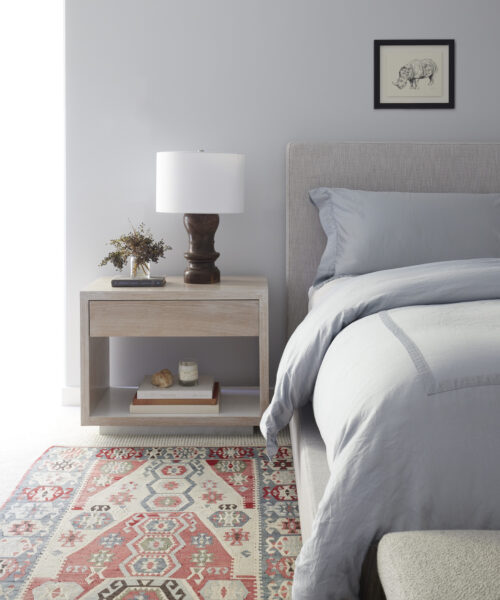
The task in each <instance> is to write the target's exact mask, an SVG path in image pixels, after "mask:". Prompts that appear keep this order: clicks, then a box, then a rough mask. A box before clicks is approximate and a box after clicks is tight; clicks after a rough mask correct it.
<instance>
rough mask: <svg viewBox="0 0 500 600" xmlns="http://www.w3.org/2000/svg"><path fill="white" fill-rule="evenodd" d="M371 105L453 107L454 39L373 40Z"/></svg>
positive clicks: (386, 106)
mask: <svg viewBox="0 0 500 600" xmlns="http://www.w3.org/2000/svg"><path fill="white" fill-rule="evenodd" d="M374 61H375V62H374V108H455V40H375V42H374Z"/></svg>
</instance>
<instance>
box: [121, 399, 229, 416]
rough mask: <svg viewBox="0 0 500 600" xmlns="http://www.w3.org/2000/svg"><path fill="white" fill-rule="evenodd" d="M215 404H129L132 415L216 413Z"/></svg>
mask: <svg viewBox="0 0 500 600" xmlns="http://www.w3.org/2000/svg"><path fill="white" fill-rule="evenodd" d="M219 412H220V411H219V403H218V402H217V404H160V405H158V404H154V405H151V404H130V413H131V414H133V415H163V416H164V415H176V416H180V415H189V416H193V415H218V414H219Z"/></svg>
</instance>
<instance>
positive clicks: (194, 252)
mask: <svg viewBox="0 0 500 600" xmlns="http://www.w3.org/2000/svg"><path fill="white" fill-rule="evenodd" d="M244 171H245V156H244V155H243V154H222V153H214V152H204V151H203V150H199V151H198V152H158V153H157V154H156V211H157V212H165V213H184V226H185V228H186V230H187V232H188V236H189V251H188V252H186V253H185V254H184V256H185V257H186V259H187V261H188V268H187V269H186V271H185V272H184V282H185V283H218V282H219V281H220V272H219V269H218V268H217V267H216V266H215V261H216V260H217V258H218V257H219V256H220V255H219V253H218V252H216V251H215V247H214V236H215V232H216V231H217V227H218V226H219V213H241V212H243V198H244V185H245V181H244Z"/></svg>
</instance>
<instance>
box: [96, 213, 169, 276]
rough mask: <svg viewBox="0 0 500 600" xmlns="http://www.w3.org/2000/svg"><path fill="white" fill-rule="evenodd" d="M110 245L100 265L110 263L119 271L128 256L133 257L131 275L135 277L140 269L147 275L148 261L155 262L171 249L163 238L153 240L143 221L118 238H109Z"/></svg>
mask: <svg viewBox="0 0 500 600" xmlns="http://www.w3.org/2000/svg"><path fill="white" fill-rule="evenodd" d="M109 245H110V246H114V248H115V249H114V250H112V251H111V252H110V253H109V254H108V255H107V256H105V257H104V258H103V259H102V261H101V262H100V263H99V266H100V267H103V266H104V265H107V264H108V263H111V264H112V265H113V266H114V267H115V269H117V270H118V271H121V270H122V269H123V267H124V266H125V265H126V264H127V260H128V259H129V258H130V257H133V258H134V259H135V261H134V263H133V270H132V277H136V275H137V270H138V269H141V270H142V271H143V273H144V274H145V275H149V267H148V263H149V262H154V263H157V262H158V260H159V259H160V258H164V256H165V252H166V251H167V250H172V248H171V246H168V245H167V244H166V243H165V242H164V241H163V240H160V241H158V242H155V240H154V238H153V235H152V233H151V231H150V230H149V229H146V226H145V225H144V223H140V224H139V226H138V227H134V226H133V225H132V231H131V232H130V233H127V234H124V235H122V236H120V237H119V238H118V239H115V240H111V241H110V242H109Z"/></svg>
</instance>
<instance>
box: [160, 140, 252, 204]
mask: <svg viewBox="0 0 500 600" xmlns="http://www.w3.org/2000/svg"><path fill="white" fill-rule="evenodd" d="M244 192H245V156H244V155H243V154H222V153H214V152H158V153H157V155H156V210H157V212H167V213H198V214H220V213H241V212H243V199H244Z"/></svg>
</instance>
